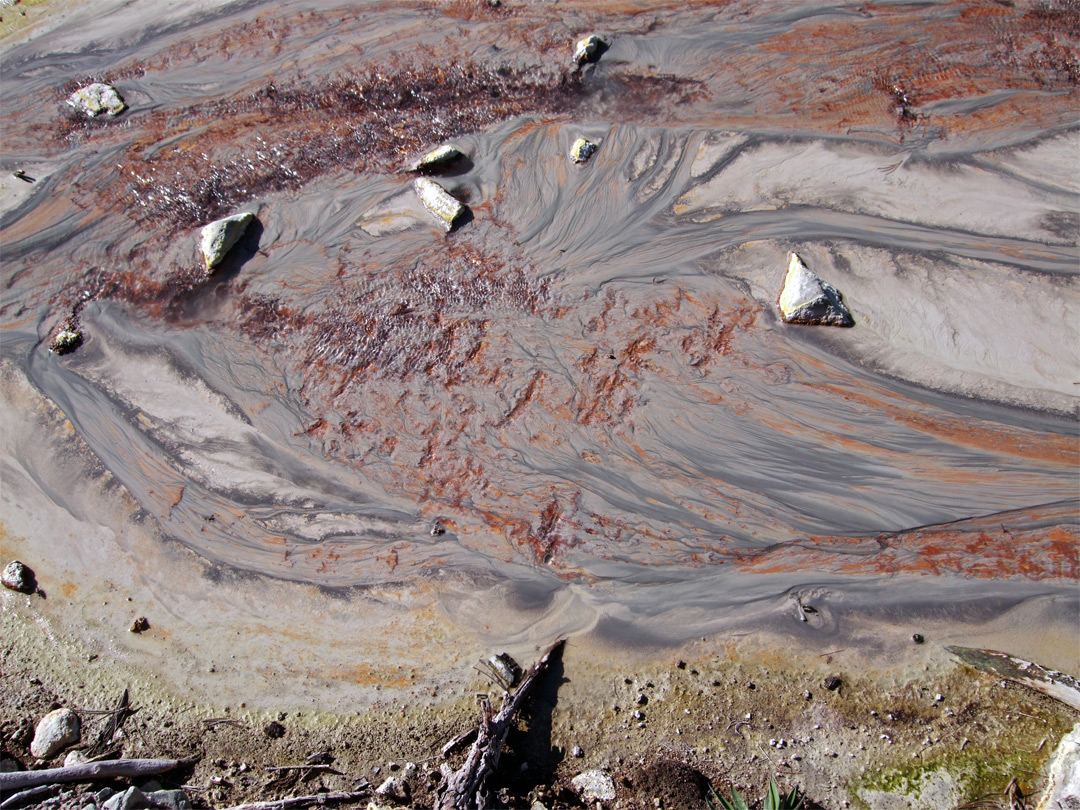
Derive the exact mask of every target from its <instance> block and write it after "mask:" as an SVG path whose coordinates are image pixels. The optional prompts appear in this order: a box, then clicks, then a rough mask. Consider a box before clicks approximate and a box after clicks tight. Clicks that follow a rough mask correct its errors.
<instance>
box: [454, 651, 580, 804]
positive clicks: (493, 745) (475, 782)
mask: <svg viewBox="0 0 1080 810" xmlns="http://www.w3.org/2000/svg"><path fill="white" fill-rule="evenodd" d="M565 641H566V640H565V639H559V640H558V641H556V642H555V643H554V644H552V645H551V647H549V648H548V650H547V652H545V653H544V654H543V655H542V656H541V657H540V660H539V661H537V662H536V663H535V664H533V666H532V668H531V669H530V670H529V671H528V672H527V673H525V676H524V677H523V678H522V679H521V684H520V685H519V686H518V688H517V691H516V692H514V693H513V694H510V693H509V692H506V693H504V694H503V701H502V708H500V709H499V712H498V714H496V715H494V716H492V714H491V703H490V702H489V701H488V700H487V699H486V698H485V699H484V700H483V701H481V703H480V727H479V729H478V730H477V733H476V741H475V742H474V743H473V744H472V747H471V748H470V749H469V753H468V755H467V756H466V757H465V763H464V764H463V765H462V766H461V768H459V769H458V770H457V771H454V772H452V773H450V774H449V775H448V776H447V778H446V785H445V787H444V788H443V790H442V792H441V793H440V795H439V799H438V803H437V804H436V810H477V808H480V809H481V810H482V808H485V807H487V795H486V793H485V792H484V782H485V781H486V780H487V778H488V777H489V776H491V775H492V774H494V773H495V771H496V769H497V768H498V767H499V756H500V754H502V747H503V744H504V743H505V742H506V735H507V734H508V733H509V731H510V726H511V724H512V723H513V720H514V715H515V714H517V711H518V709H520V708H521V705H522V704H523V703H524V702H525V698H526V697H528V695H529V692H530V691H531V690H532V688H533V686H534V685H535V683H536V681H537V680H538V679H539V677H540V675H541V673H543V671H544V670H545V669H546V668H547V665H548V661H549V660H550V659H551V656H552V654H554V653H555V652H556V651H558V650H560V649H561V648H562V646H563V644H564V643H565Z"/></svg>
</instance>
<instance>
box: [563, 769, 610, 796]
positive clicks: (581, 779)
mask: <svg viewBox="0 0 1080 810" xmlns="http://www.w3.org/2000/svg"><path fill="white" fill-rule="evenodd" d="M570 784H571V785H572V786H573V788H574V790H576V791H577V792H578V795H579V796H581V798H582V800H583V801H586V802H597V801H599V802H610V801H612V800H613V799H614V798H615V783H614V782H613V781H611V777H610V776H609V775H608V774H606V773H604V772H603V771H583V772H582V773H579V774H578V775H577V776H575V777H574V778H573V779H571V780H570Z"/></svg>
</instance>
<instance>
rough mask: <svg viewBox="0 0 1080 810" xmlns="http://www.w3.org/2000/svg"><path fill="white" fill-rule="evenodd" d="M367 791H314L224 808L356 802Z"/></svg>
mask: <svg viewBox="0 0 1080 810" xmlns="http://www.w3.org/2000/svg"><path fill="white" fill-rule="evenodd" d="M369 793H370V791H367V790H364V791H361V792H360V793H316V794H315V795H314V796H296V797H295V798H292V799H278V800H277V801H272V802H250V803H249V804H237V805H233V806H232V807H227V808H225V810H290V808H292V807H311V806H312V805H320V804H330V803H331V802H358V801H360V800H361V799H363V798H365V797H366V796H367V795H368V794H369Z"/></svg>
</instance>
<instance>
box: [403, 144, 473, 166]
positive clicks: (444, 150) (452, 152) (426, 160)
mask: <svg viewBox="0 0 1080 810" xmlns="http://www.w3.org/2000/svg"><path fill="white" fill-rule="evenodd" d="M462 157H464V156H463V155H462V153H461V150H460V149H458V148H457V147H456V146H451V145H450V144H443V145H442V146H440V147H439V148H438V149H432V150H431V151H430V152H428V153H427V154H426V155H424V156H423V157H422V158H420V159H419V160H418V161H416V162H415V163H414V164H413V165H412V170H413V171H423V170H424V169H439V168H442V167H443V166H449V165H450V164H451V163H453V162H454V161H456V160H459V159H460V158H462Z"/></svg>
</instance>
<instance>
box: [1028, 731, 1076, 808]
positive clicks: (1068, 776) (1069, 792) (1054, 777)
mask: <svg viewBox="0 0 1080 810" xmlns="http://www.w3.org/2000/svg"><path fill="white" fill-rule="evenodd" d="M1070 799H1071V800H1073V801H1075V802H1076V804H1075V805H1073V804H1067V802H1068V801H1069V800H1070ZM1075 806H1080V723H1077V724H1076V725H1075V726H1073V730H1072V731H1070V732H1069V733H1068V734H1066V735H1065V736H1064V737H1062V738H1061V742H1059V743H1058V747H1057V748H1056V749H1055V750H1054V755H1053V756H1052V757H1051V758H1050V772H1049V773H1048V774H1047V775H1046V791H1045V792H1044V793H1043V795H1042V798H1041V799H1039V804H1038V805H1037V806H1036V810H1057V808H1059V807H1075Z"/></svg>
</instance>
